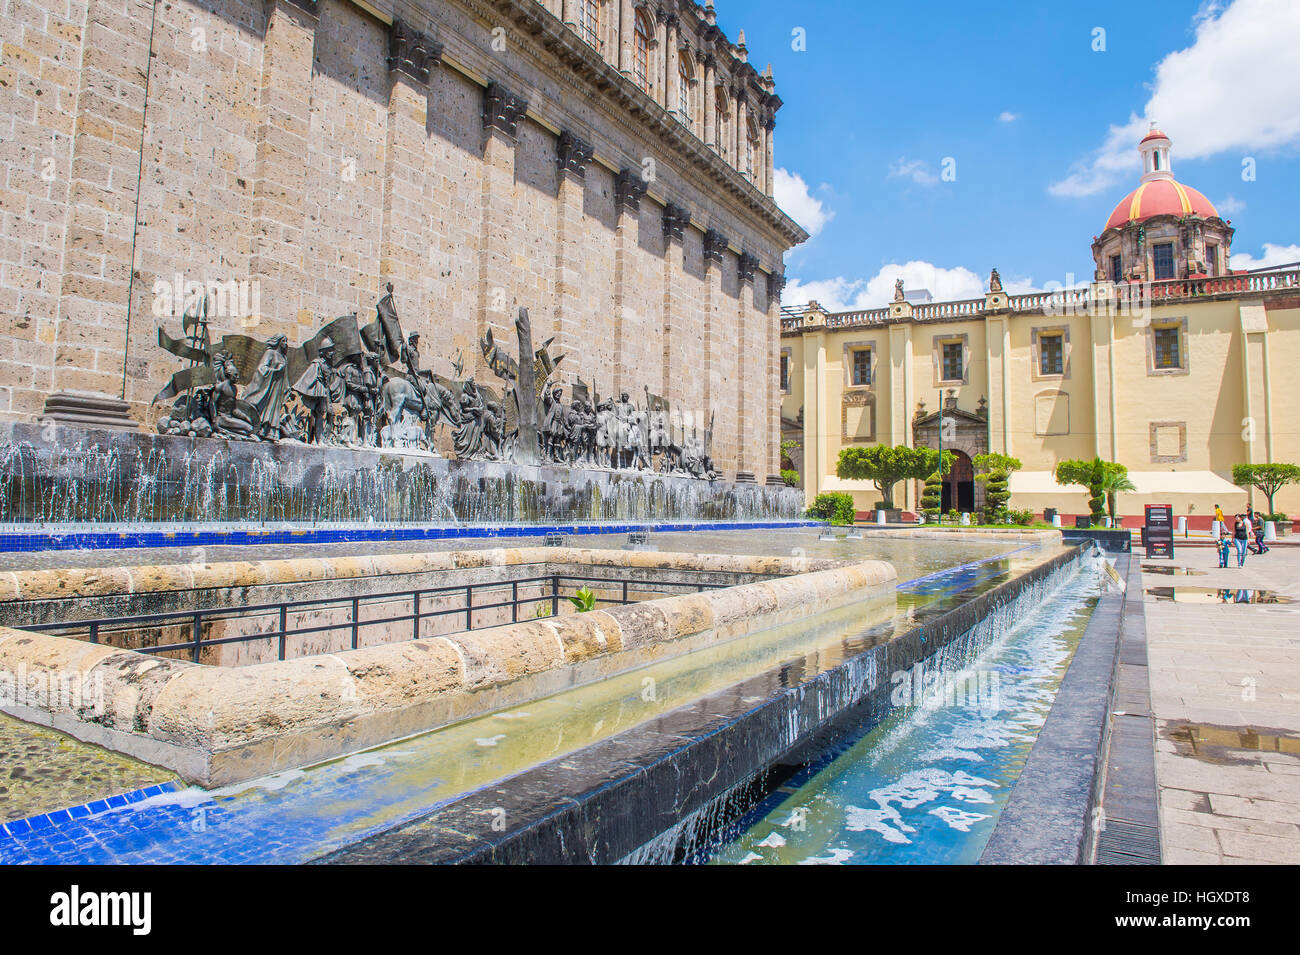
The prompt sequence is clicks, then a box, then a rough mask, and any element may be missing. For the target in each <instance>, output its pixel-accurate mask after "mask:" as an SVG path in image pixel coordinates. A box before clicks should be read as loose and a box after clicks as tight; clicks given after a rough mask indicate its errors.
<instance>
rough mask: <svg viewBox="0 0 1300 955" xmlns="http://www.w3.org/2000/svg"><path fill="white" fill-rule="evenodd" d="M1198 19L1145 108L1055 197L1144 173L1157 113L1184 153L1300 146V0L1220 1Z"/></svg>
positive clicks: (1158, 75)
mask: <svg viewBox="0 0 1300 955" xmlns="http://www.w3.org/2000/svg"><path fill="white" fill-rule="evenodd" d="M1194 22H1195V24H1196V39H1195V41H1194V42H1193V43H1192V45H1191V46H1189V47H1187V48H1186V49H1184V50H1177V51H1175V52H1173V53H1170V54H1169V55H1168V56H1166V57H1165V58H1164V59H1163V60H1161V61H1160V63H1159V64H1157V65H1156V69H1155V81H1154V83H1152V84H1151V96H1150V98H1149V99H1148V100H1147V102H1146V105H1145V107H1144V108H1143V110H1142V115H1140V116H1139V115H1138V114H1137V113H1132V114H1130V116H1129V118H1128V121H1127V122H1126V123H1124V124H1123V125H1120V126H1111V127H1110V129H1109V130H1108V131H1107V133H1106V138H1105V141H1104V142H1103V144H1102V146H1101V147H1100V148H1099V149H1098V150H1097V151H1096V152H1095V153H1093V154H1092V156H1090V157H1088V158H1087V159H1085V160H1083V161H1081V162H1078V163H1075V165H1074V166H1073V167H1072V168H1071V169H1070V172H1069V174H1068V175H1067V176H1066V177H1065V178H1064V179H1062V180H1060V181H1059V182H1055V183H1053V184H1052V185H1051V186H1050V187H1049V189H1048V191H1049V192H1051V193H1052V195H1056V196H1090V195H1094V194H1096V193H1098V192H1100V191H1102V190H1103V189H1107V188H1109V187H1111V186H1113V185H1115V184H1116V183H1117V182H1120V181H1123V180H1125V179H1128V178H1130V177H1134V176H1136V174H1137V173H1138V172H1140V170H1141V167H1140V165H1139V163H1140V160H1139V157H1138V151H1137V144H1138V141H1139V140H1141V138H1142V137H1143V136H1144V135H1146V131H1147V128H1148V125H1149V122H1150V121H1151V120H1156V121H1158V123H1159V125H1160V128H1161V129H1163V130H1164V131H1165V132H1166V133H1168V134H1169V136H1170V138H1172V139H1173V141H1174V152H1175V157H1174V158H1175V159H1178V158H1184V159H1201V158H1205V157H1208V156H1215V155H1219V154H1222V153H1226V152H1230V151H1233V150H1239V151H1241V152H1242V153H1243V154H1248V153H1249V152H1250V151H1253V150H1269V149H1274V148H1278V147H1282V146H1287V145H1294V144H1300V110H1298V109H1296V108H1295V104H1296V102H1297V101H1298V100H1300V69H1296V68H1295V66H1294V61H1295V37H1296V36H1297V35H1298V34H1300V3H1296V2H1295V0H1235V2H1234V3H1232V4H1231V5H1230V6H1228V7H1226V8H1224V7H1220V6H1218V5H1217V4H1215V3H1210V4H1207V5H1205V6H1203V7H1202V8H1201V10H1200V11H1199V12H1198V13H1197V15H1196V17H1195V18H1194ZM1287 63H1292V64H1293V65H1292V66H1289V67H1288V66H1286V64H1287Z"/></svg>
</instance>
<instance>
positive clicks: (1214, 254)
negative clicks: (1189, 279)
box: [1205, 242, 1219, 275]
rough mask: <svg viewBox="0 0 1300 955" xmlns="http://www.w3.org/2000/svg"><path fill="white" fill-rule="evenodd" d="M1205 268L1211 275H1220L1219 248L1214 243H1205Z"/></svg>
mask: <svg viewBox="0 0 1300 955" xmlns="http://www.w3.org/2000/svg"><path fill="white" fill-rule="evenodd" d="M1205 266H1206V268H1207V269H1208V270H1209V273H1210V274H1211V275H1218V274H1219V247H1218V246H1217V245H1215V244H1214V243H1213V242H1207V243H1205Z"/></svg>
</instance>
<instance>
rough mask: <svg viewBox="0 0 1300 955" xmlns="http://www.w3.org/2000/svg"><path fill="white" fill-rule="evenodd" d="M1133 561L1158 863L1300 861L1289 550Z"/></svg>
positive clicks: (1297, 671)
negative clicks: (1142, 622) (1160, 846)
mask: <svg viewBox="0 0 1300 955" xmlns="http://www.w3.org/2000/svg"><path fill="white" fill-rule="evenodd" d="M1138 553H1141V551H1140V550H1139V551H1138ZM1142 565H1143V574H1142V581H1143V584H1142V586H1143V590H1144V594H1143V600H1144V610H1145V614H1146V628H1147V643H1148V654H1149V673H1150V680H1151V703H1152V708H1153V712H1154V715H1155V720H1156V780H1157V783H1158V785H1159V789H1160V829H1161V835H1162V838H1163V843H1164V861H1165V862H1166V863H1174V864H1179V863H1211V864H1213V863H1228V864H1233V863H1239V864H1240V863H1244V864H1252V863H1300V550H1297V549H1295V548H1291V547H1286V546H1282V547H1274V548H1272V549H1271V550H1270V551H1269V552H1268V553H1266V554H1263V555H1258V556H1257V555H1253V554H1252V555H1248V556H1247V558H1246V566H1245V567H1244V568H1240V569H1239V568H1238V567H1237V566H1236V557H1235V555H1234V556H1233V557H1232V558H1231V559H1230V560H1229V567H1228V568H1226V569H1223V568H1220V567H1219V566H1218V555H1217V553H1216V552H1215V551H1213V550H1212V549H1210V548H1207V547H1194V548H1193V547H1189V548H1184V549H1182V550H1178V551H1177V552H1176V555H1175V558H1174V560H1173V561H1168V560H1143V561H1142ZM1170 569H1172V570H1174V571H1175V572H1173V573H1170V572H1168V571H1169V570H1170ZM1160 571H1164V572H1160ZM1182 571H1191V572H1192V573H1184V572H1182ZM1260 591H1264V593H1263V594H1261V593H1260ZM1274 598H1276V599H1277V601H1278V602H1272V601H1273V599H1274ZM1288 598H1289V599H1290V600H1292V601H1295V602H1293V603H1292V602H1287V600H1288ZM1261 600H1262V601H1264V602H1259V601H1261Z"/></svg>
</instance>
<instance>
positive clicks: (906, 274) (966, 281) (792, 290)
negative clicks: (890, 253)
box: [781, 260, 1032, 312]
mask: <svg viewBox="0 0 1300 955" xmlns="http://www.w3.org/2000/svg"><path fill="white" fill-rule="evenodd" d="M897 278H902V280H903V288H904V289H905V290H910V291H916V290H918V289H929V290H930V294H931V295H933V296H934V300H935V301H936V302H951V301H954V300H956V299H966V298H982V297H983V295H984V289H985V281H986V279H984V278H981V277H980V276H978V275H976V274H975V273H974V272H972V271H970V269H965V268H962V267H960V266H958V267H957V268H954V269H945V268H943V267H941V266H938V265H933V264H932V263H930V262H921V261H917V260H914V261H911V262H906V263H904V264H902V265H899V264H897V263H891V264H889V265H886V266H884V267H883V268H882V269H881V270H880V271H879V272H877V273H876V274H875V275H873V276H872V277H871V278H869V279H847V278H844V277H842V276H837V277H836V278H831V279H819V280H816V281H812V282H802V281H800V280H798V279H792V280H791V281H790V284H789V285H787V286H786V287H785V291H783V292H782V293H781V304H782V305H796V306H798V305H805V304H807V303H808V302H809V301H816V302H817V303H818V304H820V305H821V307H822V308H824V309H826V310H827V311H830V312H846V311H855V310H857V309H866V308H880V307H882V306H884V305H887V304H889V303H890V302H891V301H893V298H894V280H895V279H897ZM1002 285H1003V288H1005V289H1006V290H1007V291H1008V292H1011V293H1013V294H1014V293H1019V292H1023V291H1030V290H1031V288H1032V286H1031V285H1030V284H1029V280H1028V279H1018V280H1016V283H1015V285H1014V286H1013V284H1012V283H1011V282H1009V281H1007V280H1005V279H1004V280H1003V283H1002Z"/></svg>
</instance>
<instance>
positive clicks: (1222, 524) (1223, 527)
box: [1214, 504, 1228, 533]
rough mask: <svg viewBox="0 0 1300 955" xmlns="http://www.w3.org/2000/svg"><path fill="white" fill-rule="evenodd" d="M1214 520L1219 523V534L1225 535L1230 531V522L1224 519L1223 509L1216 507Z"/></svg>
mask: <svg viewBox="0 0 1300 955" xmlns="http://www.w3.org/2000/svg"><path fill="white" fill-rule="evenodd" d="M1214 519H1215V520H1216V521H1218V522H1219V532H1220V533H1224V532H1226V531H1227V529H1228V522H1227V521H1225V520H1224V519H1223V508H1221V507H1219V505H1217V504H1215V505H1214Z"/></svg>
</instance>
